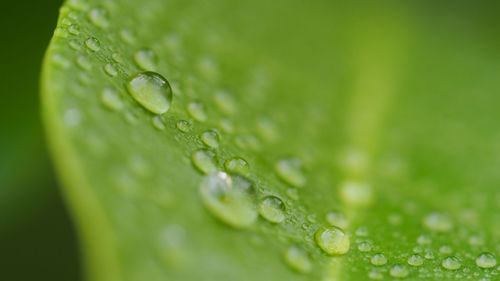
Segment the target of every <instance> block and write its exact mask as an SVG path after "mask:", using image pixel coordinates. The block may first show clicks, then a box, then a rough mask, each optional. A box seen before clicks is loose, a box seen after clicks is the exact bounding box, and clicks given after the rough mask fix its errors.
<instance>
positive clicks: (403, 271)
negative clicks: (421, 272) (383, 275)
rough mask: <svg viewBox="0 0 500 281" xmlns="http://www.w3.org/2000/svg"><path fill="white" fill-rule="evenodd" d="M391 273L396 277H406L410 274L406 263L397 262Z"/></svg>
mask: <svg viewBox="0 0 500 281" xmlns="http://www.w3.org/2000/svg"><path fill="white" fill-rule="evenodd" d="M389 274H390V275H391V276H392V277H395V278H405V277H407V276H408V268H406V266H405V265H402V264H397V265H395V266H393V267H392V268H391V270H390V271H389Z"/></svg>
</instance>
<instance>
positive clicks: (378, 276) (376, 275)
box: [368, 270, 384, 280]
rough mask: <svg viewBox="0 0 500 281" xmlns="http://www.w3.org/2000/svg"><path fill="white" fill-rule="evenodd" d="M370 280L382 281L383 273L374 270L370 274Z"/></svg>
mask: <svg viewBox="0 0 500 281" xmlns="http://www.w3.org/2000/svg"><path fill="white" fill-rule="evenodd" d="M368 278H370V279H373V280H382V278H384V275H382V272H379V271H375V270H372V271H370V272H368Z"/></svg>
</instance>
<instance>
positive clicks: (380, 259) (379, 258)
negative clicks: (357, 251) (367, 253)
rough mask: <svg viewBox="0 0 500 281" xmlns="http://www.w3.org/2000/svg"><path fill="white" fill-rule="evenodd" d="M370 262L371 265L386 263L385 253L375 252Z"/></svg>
mask: <svg viewBox="0 0 500 281" xmlns="http://www.w3.org/2000/svg"><path fill="white" fill-rule="evenodd" d="M370 262H371V263H372V264H373V265H375V266H382V265H384V264H386V263H387V258H386V257H385V255H384V254H382V253H379V254H375V255H374V256H373V257H372V258H371V260H370Z"/></svg>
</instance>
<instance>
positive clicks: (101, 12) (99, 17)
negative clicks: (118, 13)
mask: <svg viewBox="0 0 500 281" xmlns="http://www.w3.org/2000/svg"><path fill="white" fill-rule="evenodd" d="M89 19H90V21H91V22H92V23H93V24H94V25H95V26H97V27H101V28H105V27H107V26H108V25H109V21H108V12H107V11H106V10H105V9H103V8H94V9H92V10H90V11H89Z"/></svg>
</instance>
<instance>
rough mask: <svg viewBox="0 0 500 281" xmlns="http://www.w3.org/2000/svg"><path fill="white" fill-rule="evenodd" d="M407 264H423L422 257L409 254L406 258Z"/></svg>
mask: <svg viewBox="0 0 500 281" xmlns="http://www.w3.org/2000/svg"><path fill="white" fill-rule="evenodd" d="M408 264H409V265H411V266H421V265H422V264H424V259H423V258H422V257H421V256H420V255H411V256H410V257H409V258H408Z"/></svg>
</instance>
